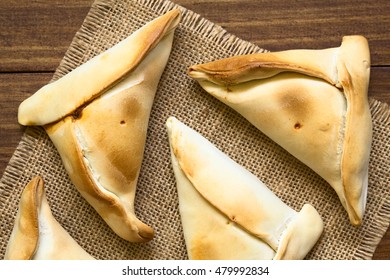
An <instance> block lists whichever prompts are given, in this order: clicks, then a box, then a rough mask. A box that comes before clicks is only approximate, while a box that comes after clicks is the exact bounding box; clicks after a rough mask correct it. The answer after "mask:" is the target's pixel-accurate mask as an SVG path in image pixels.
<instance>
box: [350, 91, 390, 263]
mask: <svg viewBox="0 0 390 280" xmlns="http://www.w3.org/2000/svg"><path fill="white" fill-rule="evenodd" d="M369 104H370V110H371V115H372V118H373V119H374V118H375V119H376V120H377V121H380V122H383V123H389V122H390V120H389V119H390V107H389V105H388V104H386V103H382V102H380V101H378V100H375V99H373V98H370V99H369ZM378 217H379V218H378V219H377V220H376V221H375V223H373V224H372V229H373V231H369V232H366V235H365V236H364V238H363V240H362V242H361V243H360V246H359V247H358V248H357V250H356V252H355V256H354V259H372V256H373V255H374V253H375V249H376V247H377V246H378V244H379V242H380V241H381V239H382V237H383V236H384V234H385V233H386V231H387V229H388V227H389V224H390V199H389V198H388V199H387V201H386V203H384V204H383V206H382V208H381V209H380V211H379V212H378Z"/></svg>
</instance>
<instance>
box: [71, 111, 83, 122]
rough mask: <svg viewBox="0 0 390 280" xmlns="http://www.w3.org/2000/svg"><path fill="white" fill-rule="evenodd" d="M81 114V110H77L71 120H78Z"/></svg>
mask: <svg viewBox="0 0 390 280" xmlns="http://www.w3.org/2000/svg"><path fill="white" fill-rule="evenodd" d="M82 113H83V108H78V109H76V110H75V111H74V112H73V113H72V118H73V119H74V120H77V119H80V118H81V116H82Z"/></svg>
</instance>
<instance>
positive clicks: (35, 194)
mask: <svg viewBox="0 0 390 280" xmlns="http://www.w3.org/2000/svg"><path fill="white" fill-rule="evenodd" d="M4 258H5V259H6V260H32V259H34V260H59V259H62V260H64V259H65V260H71V259H72V260H83V259H86V260H93V259H94V258H93V257H92V256H91V255H90V254H88V253H87V252H86V251H85V250H84V249H83V248H81V247H80V245H79V244H77V242H76V241H75V240H74V239H73V238H72V237H71V236H70V235H69V234H68V233H67V232H66V231H65V229H64V228H63V227H62V226H61V225H60V224H59V223H58V222H57V220H56V219H55V218H54V217H53V214H52V213H51V210H50V207H49V204H48V203H47V199H46V194H45V189H44V183H43V180H42V178H41V177H39V176H36V177H34V178H33V179H32V180H31V181H30V182H29V183H28V184H27V185H26V187H25V188H24V190H23V192H22V195H21V199H20V202H19V209H18V212H17V214H16V219H15V224H14V228H13V230H12V233H11V237H10V239H9V241H8V245H7V249H6V252H5V257H4Z"/></svg>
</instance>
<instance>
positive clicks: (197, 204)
mask: <svg viewBox="0 0 390 280" xmlns="http://www.w3.org/2000/svg"><path fill="white" fill-rule="evenodd" d="M167 129H168V135H169V142H170V148H171V156H172V166H173V170H174V173H175V177H176V184H177V190H178V196H179V211H180V216H181V220H182V225H183V232H184V238H185V242H186V247H187V252H188V257H189V259H303V258H304V257H305V256H306V254H307V253H308V252H309V251H310V250H311V249H312V247H313V246H314V245H315V243H316V242H317V240H318V239H319V237H320V236H321V233H322V231H323V222H322V219H321V217H320V215H319V214H318V213H317V211H316V210H315V209H314V207H313V206H311V205H309V204H305V205H304V206H303V208H302V210H301V211H300V212H296V211H294V210H293V209H292V208H290V207H289V206H287V205H286V204H285V203H283V202H282V201H281V200H280V199H279V198H278V197H277V196H276V195H275V194H274V193H273V192H272V191H271V190H270V189H268V188H267V187H266V186H265V185H264V184H263V183H262V182H261V181H260V180H259V179H258V178H257V177H256V176H255V175H253V174H252V173H250V172H249V171H248V170H246V169H245V168H244V167H243V166H241V165H239V164H238V163H236V162H235V161H233V160H232V159H231V158H229V157H228V156H227V155H226V154H224V153H223V152H222V151H220V150H218V149H217V148H216V147H215V146H214V145H213V144H211V143H210V142H209V141H208V140H207V139H206V138H204V137H203V136H201V135H200V134H199V133H197V132H196V131H194V130H193V129H191V128H189V127H188V126H186V125H184V124H183V123H181V122H180V121H178V120H177V119H176V118H174V117H170V118H169V119H168V120H167Z"/></svg>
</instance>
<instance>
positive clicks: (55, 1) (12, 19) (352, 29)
mask: <svg viewBox="0 0 390 280" xmlns="http://www.w3.org/2000/svg"><path fill="white" fill-rule="evenodd" d="M174 2H176V3H178V4H180V5H182V6H184V7H186V8H188V9H190V10H193V11H194V12H196V13H199V14H201V15H202V16H203V17H205V18H207V19H209V20H211V21H213V22H215V23H217V24H219V25H221V26H222V27H224V28H225V29H226V30H227V31H229V32H231V33H233V34H235V35H236V36H238V37H240V38H242V39H244V40H247V41H251V42H253V43H255V44H257V45H259V46H261V47H263V48H265V49H268V50H271V51H278V50H285V49H294V48H327V47H334V46H338V45H339V44H340V40H341V37H342V36H343V35H351V34H361V35H364V36H365V37H366V38H367V39H368V40H369V44H370V49H371V62H372V68H371V69H372V70H371V82H370V88H369V96H370V97H373V98H375V99H377V100H380V101H382V102H386V103H388V104H390V79H389V77H390V75H389V74H390V48H389V46H390V17H389V11H390V1H388V0H377V1H375V2H370V1H360V0H337V1H336V0H323V1H300V0H298V1H284V0H261V1H255V0H252V1H251V0H213V1H210V0H174ZM92 3H93V0H72V1H69V0H40V1H30V0H2V1H0V175H2V174H3V172H4V169H5V167H6V166H7V163H8V161H9V159H10V158H11V156H12V154H13V152H14V150H15V148H16V146H17V145H18V143H19V141H20V138H21V136H22V134H23V131H24V130H23V127H21V126H20V125H19V124H18V122H17V108H18V106H19V104H20V102H21V101H22V100H24V99H25V98H27V97H28V96H30V95H31V94H32V93H34V92H35V91H36V90H38V89H39V88H40V87H41V86H43V85H45V84H46V83H48V82H49V80H50V79H51V77H52V75H53V72H54V71H55V69H56V67H57V66H58V65H59V62H60V60H61V59H62V57H63V56H64V54H65V51H66V50H67V48H68V46H69V44H70V42H71V41H72V38H73V36H74V34H75V33H76V32H77V30H78V29H79V28H80V26H81V24H82V22H83V20H84V18H85V16H86V14H87V13H88V11H89V8H90V6H91V4H92ZM374 259H390V230H388V231H387V233H386V235H385V237H384V238H383V239H382V241H381V243H380V244H379V246H378V247H377V250H376V252H375V254H374Z"/></svg>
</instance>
